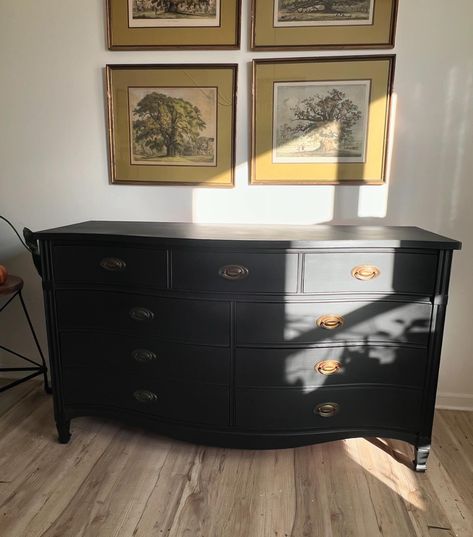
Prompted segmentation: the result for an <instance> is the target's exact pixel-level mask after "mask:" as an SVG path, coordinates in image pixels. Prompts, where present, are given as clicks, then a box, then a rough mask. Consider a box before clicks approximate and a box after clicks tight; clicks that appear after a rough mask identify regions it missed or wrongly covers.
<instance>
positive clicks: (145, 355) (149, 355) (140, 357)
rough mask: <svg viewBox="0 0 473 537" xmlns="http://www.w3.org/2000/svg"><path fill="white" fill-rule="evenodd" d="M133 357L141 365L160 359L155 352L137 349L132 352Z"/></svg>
mask: <svg viewBox="0 0 473 537" xmlns="http://www.w3.org/2000/svg"><path fill="white" fill-rule="evenodd" d="M131 357H132V358H133V360H135V362H140V363H145V362H152V361H154V360H156V359H157V358H158V357H157V355H156V353H155V352H153V351H150V350H148V349H135V350H133V351H131Z"/></svg>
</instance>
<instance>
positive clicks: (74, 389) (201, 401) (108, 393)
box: [63, 369, 229, 426]
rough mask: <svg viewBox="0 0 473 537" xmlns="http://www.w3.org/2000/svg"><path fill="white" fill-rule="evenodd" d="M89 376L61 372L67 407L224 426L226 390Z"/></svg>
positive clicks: (191, 384)
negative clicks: (124, 411) (119, 410)
mask: <svg viewBox="0 0 473 537" xmlns="http://www.w3.org/2000/svg"><path fill="white" fill-rule="evenodd" d="M100 375H101V372H100V371H94V374H93V376H90V375H87V374H86V373H85V372H83V371H80V370H77V369H66V370H65V371H64V372H63V398H64V404H65V405H71V406H104V405H105V406H112V407H116V408H123V409H131V410H137V411H140V412H145V413H147V414H150V415H154V416H159V417H161V418H163V419H170V420H178V421H185V422H191V423H195V424H209V425H221V426H227V425H228V424H229V392H228V387H227V386H219V385H208V384H200V383H198V382H192V383H191V382H173V381H167V382H159V381H157V380H155V379H153V378H152V377H150V378H149V379H148V380H144V379H140V380H136V379H133V377H131V378H127V379H119V380H117V378H115V377H113V378H111V377H107V375H106V374H105V373H104V374H103V377H102V378H101V376H100Z"/></svg>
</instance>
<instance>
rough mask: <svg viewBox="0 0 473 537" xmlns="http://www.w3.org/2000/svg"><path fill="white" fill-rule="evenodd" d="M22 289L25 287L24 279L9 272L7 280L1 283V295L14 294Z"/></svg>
mask: <svg viewBox="0 0 473 537" xmlns="http://www.w3.org/2000/svg"><path fill="white" fill-rule="evenodd" d="M20 289H23V280H22V279H21V278H20V277H19V276H13V274H9V275H8V276H7V281H6V282H5V283H2V284H0V295H12V294H13V293H16V292H17V291H20Z"/></svg>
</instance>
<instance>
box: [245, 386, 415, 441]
mask: <svg viewBox="0 0 473 537" xmlns="http://www.w3.org/2000/svg"><path fill="white" fill-rule="evenodd" d="M421 400H422V391H420V390H410V389H401V388H387V387H365V386H354V387H344V388H318V389H315V390H301V389H288V388H286V389H284V388H272V389H271V388H268V389H242V388H240V389H239V390H238V391H237V400H236V424H237V426H238V427H242V428H248V429H260V430H266V429H273V430H288V429H290V430H295V429H299V430H300V429H328V428H330V429H334V428H361V429H363V428H370V427H376V428H382V429H390V428H394V429H402V430H408V431H415V430H417V429H418V427H419V420H420V407H421Z"/></svg>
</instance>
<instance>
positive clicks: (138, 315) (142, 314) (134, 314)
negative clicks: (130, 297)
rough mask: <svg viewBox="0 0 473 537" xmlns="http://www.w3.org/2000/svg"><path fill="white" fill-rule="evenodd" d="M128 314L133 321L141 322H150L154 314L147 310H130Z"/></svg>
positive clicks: (138, 308)
mask: <svg viewBox="0 0 473 537" xmlns="http://www.w3.org/2000/svg"><path fill="white" fill-rule="evenodd" d="M128 313H129V315H130V317H131V318H132V319H133V320H134V321H139V322H143V321H152V320H153V319H154V313H153V312H152V311H151V310H149V309H147V308H140V307H137V308H131V310H130V311H129V312H128Z"/></svg>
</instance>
